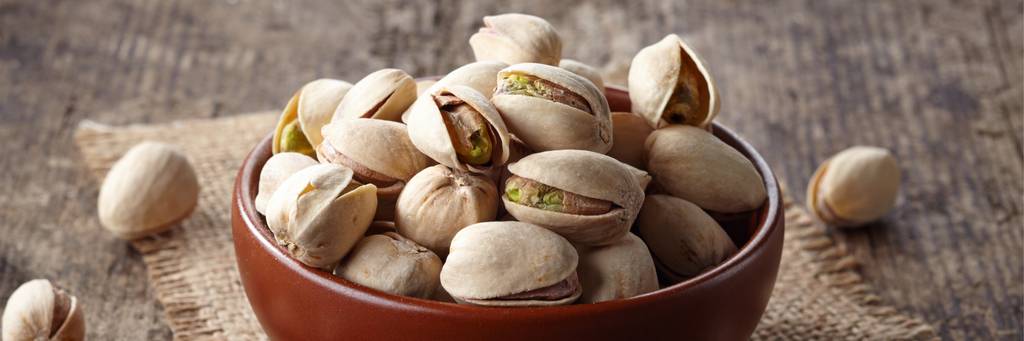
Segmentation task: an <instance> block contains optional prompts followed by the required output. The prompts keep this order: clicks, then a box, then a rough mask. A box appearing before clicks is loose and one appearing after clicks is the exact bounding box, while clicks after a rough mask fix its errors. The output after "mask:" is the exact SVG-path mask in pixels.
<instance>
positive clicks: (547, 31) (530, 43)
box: [469, 13, 562, 66]
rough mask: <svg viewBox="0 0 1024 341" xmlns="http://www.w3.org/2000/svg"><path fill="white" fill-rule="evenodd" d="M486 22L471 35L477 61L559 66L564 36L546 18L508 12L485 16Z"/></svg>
mask: <svg viewBox="0 0 1024 341" xmlns="http://www.w3.org/2000/svg"><path fill="white" fill-rule="evenodd" d="M484 24H486V25H487V27H484V28H481V29H480V32H478V33H476V34H473V36H472V37H470V38H469V45H470V46H472V47H473V54H474V55H476V60H477V61H486V60H496V61H500V62H505V63H508V64H519V63H542V64H547V65H551V66H558V62H559V61H560V60H561V59H562V38H560V37H559V36H558V32H556V31H555V28H554V27H553V26H551V24H549V23H548V22H547V21H545V20H544V19H541V18H539V17H535V16H532V15H527V14H519V13H509V14H502V15H495V16H486V17H484Z"/></svg>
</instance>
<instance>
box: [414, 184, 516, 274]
mask: <svg viewBox="0 0 1024 341" xmlns="http://www.w3.org/2000/svg"><path fill="white" fill-rule="evenodd" d="M497 212H498V189H497V187H495V185H494V182H493V181H491V179H488V178H487V177H486V176H484V175H481V174H476V173H465V172H461V171H458V170H454V169H451V168H448V167H446V166H444V165H436V166H433V167H429V168H427V169H424V170H423V171H421V172H419V173H418V174H416V176H414V177H413V178H412V179H411V180H409V183H408V184H406V186H405V190H403V191H402V194H401V195H400V196H399V197H398V203H397V205H396V209H395V229H396V230H397V231H398V233H399V234H401V235H403V236H405V237H407V238H409V239H411V240H413V241H415V242H416V243H418V244H420V245H423V246H425V247H427V248H428V249H430V250H431V251H433V252H434V253H436V254H437V255H438V256H439V257H441V259H444V258H446V257H447V256H448V247H449V246H450V245H451V241H452V238H453V237H455V234H456V233H458V232H459V231H460V230H462V229H463V228H464V227H466V226H469V225H473V224H476V223H479V222H484V221H491V220H494V218H495V216H496V214H497Z"/></svg>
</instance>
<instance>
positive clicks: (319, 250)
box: [267, 164, 377, 270]
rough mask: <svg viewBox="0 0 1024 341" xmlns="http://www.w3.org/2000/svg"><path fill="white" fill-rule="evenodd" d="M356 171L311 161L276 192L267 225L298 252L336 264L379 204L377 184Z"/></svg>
mask: <svg viewBox="0 0 1024 341" xmlns="http://www.w3.org/2000/svg"><path fill="white" fill-rule="evenodd" d="M354 175H355V174H354V173H353V172H352V170H351V169H349V168H347V167H345V166H341V165H335V164H319V165H316V166H312V167H307V168H305V169H303V170H300V171H298V172H296V173H295V174H293V175H292V176H291V177H289V178H288V179H287V180H285V181H284V183H282V184H281V186H280V187H279V188H278V189H277V191H276V192H274V195H273V196H272V197H270V202H269V203H268V204H267V226H268V227H270V231H271V232H273V233H274V238H275V239H276V240H277V243H278V244H279V245H281V246H283V247H284V248H285V249H287V251H288V253H290V254H291V255H292V257H293V258H295V259H296V260H298V261H300V262H302V263H303V264H306V265H309V266H311V267H314V268H323V269H329V270H333V268H334V266H335V265H337V264H338V262H339V261H341V258H342V257H345V255H346V254H348V252H349V250H351V249H352V247H353V246H354V245H355V244H356V242H358V241H359V240H360V239H361V238H362V237H363V233H365V232H366V229H367V227H369V226H370V222H371V221H372V220H373V214H374V212H375V210H376V208H377V197H376V195H375V193H376V190H377V187H376V186H374V185H373V184H365V185H364V184H361V183H359V182H357V181H354V180H353V176H354Z"/></svg>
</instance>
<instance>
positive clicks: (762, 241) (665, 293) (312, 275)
mask: <svg viewBox="0 0 1024 341" xmlns="http://www.w3.org/2000/svg"><path fill="white" fill-rule="evenodd" d="M418 80H434V79H433V78H423V79H418ZM605 88H606V96H609V94H610V95H613V96H625V98H626V99H627V101H628V91H627V89H626V88H623V87H619V86H615V85H606V86H605ZM712 124H713V134H714V135H715V137H717V138H719V139H720V140H722V137H726V138H728V139H731V140H732V141H734V142H735V146H731V147H733V148H734V149H736V150H737V151H739V152H740V153H741V154H742V155H743V156H745V157H746V158H747V159H748V160H750V161H751V163H752V164H753V166H754V168H755V169H756V170H757V171H758V173H759V174H761V178H762V180H763V181H764V185H765V190H766V194H767V199H766V203H765V204H764V205H763V206H762V207H761V208H760V209H758V210H757V212H758V218H757V227H756V228H755V229H754V230H753V231H752V232H751V234H750V237H749V239H748V240H747V242H746V243H745V244H744V245H742V246H740V247H739V248H738V250H737V252H736V253H734V254H733V255H731V256H730V257H729V258H727V259H726V260H725V261H723V262H722V263H720V264H719V265H717V266H715V267H714V268H712V269H710V270H707V271H704V272H702V273H701V274H699V275H697V276H695V277H692V278H689V279H687V280H684V281H682V282H679V283H676V284H673V285H670V286H666V287H663V288H659V289H658V290H655V291H652V292H649V293H645V294H641V295H636V296H631V297H626V298H620V299H615V300H610V301H604V302H596V303H586V304H572V305H567V306H556V307H533V308H515V307H482V306H472V305H461V304H455V303H449V302H440V301H433V300H427V299H420V298H414V297H407V296H400V295H395V294H391V293H387V292H384V291H380V290H377V289H373V288H370V287H366V286H363V285H360V284H356V283H354V282H351V281H348V280H345V279H343V278H341V277H338V276H335V275H333V274H331V273H328V272H326V271H323V270H320V269H316V268H313V267H310V266H308V265H305V264H303V263H301V262H299V261H298V260H296V259H294V258H292V257H291V255H289V254H288V253H287V252H286V251H285V249H284V248H283V247H281V246H279V245H278V244H277V242H276V241H275V239H274V236H273V235H272V234H271V232H270V229H269V228H268V227H267V226H266V224H265V221H266V220H265V218H260V217H258V216H254V214H255V215H261V214H260V213H258V212H257V211H256V209H255V204H254V199H255V197H256V193H255V190H256V188H258V181H259V172H260V171H261V170H262V168H263V165H264V164H265V163H266V160H267V159H269V158H270V155H269V154H270V152H269V150H270V144H271V140H272V138H273V134H272V133H271V134H270V135H269V136H268V137H265V138H264V139H263V140H261V141H260V142H259V143H257V145H256V147H255V148H253V150H252V151H251V152H250V154H249V155H248V156H247V157H246V159H245V161H244V162H243V164H242V167H241V169H240V171H239V174H238V178H237V179H236V184H235V194H236V196H237V198H236V199H235V200H236V202H235V203H233V204H234V205H237V206H238V207H236V208H237V209H239V210H240V212H239V216H240V217H241V219H242V220H243V222H244V223H245V225H246V226H245V230H246V232H248V233H252V234H254V235H255V236H256V238H255V239H256V240H258V241H259V243H260V247H261V248H262V249H265V250H268V251H269V252H271V253H272V254H273V256H274V258H275V259H278V260H281V261H283V262H286V264H283V265H284V266H288V267H291V268H293V269H294V268H301V269H303V270H304V271H296V272H298V273H300V274H301V276H302V277H303V278H304V281H308V282H311V283H313V284H315V285H317V286H318V287H320V288H322V289H324V290H328V291H331V292H334V293H338V294H342V295H345V294H353V293H355V294H358V295H362V297H363V299H370V300H374V301H377V302H381V303H382V304H385V305H389V306H393V305H398V306H399V307H398V308H399V309H406V310H410V309H411V310H417V311H425V312H433V313H437V314H446V315H452V314H454V315H455V316H468V315H472V316H474V317H476V318H487V317H493V318H506V319H507V318H509V317H511V316H509V315H510V312H511V311H524V310H529V311H530V316H531V317H532V318H544V316H556V315H575V314H588V313H595V312H597V311H615V310H632V309H636V308H638V307H640V306H644V305H647V304H652V303H654V302H657V301H660V300H663V299H668V298H669V297H672V296H676V295H679V294H681V293H682V292H685V291H688V290H692V289H693V288H697V287H701V286H705V285H710V284H711V283H710V282H712V281H713V280H714V279H715V278H717V277H719V276H722V275H724V274H727V273H729V272H733V271H737V269H738V268H740V267H741V266H742V264H744V263H748V262H750V261H752V258H753V257H755V256H756V255H755V254H756V253H757V251H758V250H759V249H760V248H763V247H765V246H766V244H768V243H769V242H770V239H771V237H772V236H773V235H774V234H775V233H776V230H781V231H778V232H783V231H784V230H785V228H784V224H783V223H781V221H782V219H780V218H781V214H782V207H781V205H782V204H783V203H782V196H781V190H780V188H779V184H778V181H777V180H776V178H775V175H774V173H773V172H772V170H771V168H770V167H769V166H768V164H767V162H765V160H764V159H763V158H762V157H761V155H760V154H759V153H758V152H757V151H756V150H755V149H754V148H753V147H752V146H751V145H750V144H749V143H747V142H746V141H745V140H743V139H742V138H740V137H739V136H738V135H737V134H736V133H735V132H733V131H732V130H729V129H728V128H726V127H725V126H724V125H722V124H720V123H718V122H717V121H713V122H712ZM723 142H725V141H724V140H723ZM737 147H738V148H737ZM243 180H248V181H249V183H243V182H245V181H243ZM254 181H255V184H254V183H253V182H254ZM777 221H778V222H779V223H776V222H777ZM235 240H238V239H237V238H235ZM776 274H777V273H776ZM773 282H774V281H773ZM244 284H245V283H244V281H243V286H244ZM463 314H466V315H463ZM481 314H483V316H480V315H481ZM512 315H515V314H512Z"/></svg>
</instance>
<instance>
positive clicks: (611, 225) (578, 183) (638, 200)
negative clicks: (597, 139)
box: [501, 150, 644, 245]
mask: <svg viewBox="0 0 1024 341" xmlns="http://www.w3.org/2000/svg"><path fill="white" fill-rule="evenodd" d="M508 170H509V171H510V172H512V173H513V174H515V175H517V176H519V177H521V178H525V179H529V180H532V181H536V182H537V183H540V184H542V185H544V186H550V187H553V188H555V189H557V190H559V192H562V191H564V192H571V193H574V194H576V195H578V196H582V197H586V198H588V199H587V200H596V201H601V202H610V208H609V209H608V210H607V212H605V213H600V214H571V213H564V212H561V211H554V210H549V209H543V208H537V207H531V206H527V205H525V204H520V203H526V202H527V201H529V200H531V198H526V197H525V196H526V195H527V192H525V191H523V192H521V193H522V194H523V196H524V197H521V198H519V199H518V202H519V203H517V200H516V198H514V197H510V196H509V193H514V194H515V193H519V192H518V190H517V189H515V188H511V189H510V187H509V184H506V187H505V193H503V194H502V196H501V200H502V202H504V205H505V209H507V210H508V212H509V213H511V214H512V215H513V216H515V217H516V219H518V220H519V221H523V222H528V223H532V224H536V225H539V226H541V227H544V228H547V229H549V230H552V231H554V232H556V233H558V234H559V235H561V236H563V237H565V239H568V240H569V241H570V242H572V243H573V244H581V245H607V244H611V243H614V242H616V241H618V240H620V239H622V238H624V237H625V236H626V234H627V233H629V228H630V226H631V225H632V224H633V220H634V219H636V214H637V212H638V211H639V210H640V206H641V205H642V204H643V201H644V192H643V190H642V189H641V188H640V184H639V183H638V181H637V178H636V175H634V174H633V173H632V172H631V171H630V170H629V169H627V168H626V167H625V166H624V165H623V163H621V162H619V161H617V160H615V159H613V158H611V157H609V156H607V155H602V154H598V153H594V152H588V151H583V150H556V151H549V152H541V153H536V154H532V155H530V156H527V157H524V158H523V159H522V160H520V161H519V162H516V163H513V164H510V165H509V166H508ZM510 182H511V180H510ZM564 197H565V198H567V197H568V195H565V196H564ZM544 200H545V201H547V200H548V196H547V195H545V197H544ZM562 200H563V199H559V200H558V201H559V203H562ZM565 202H566V207H568V206H567V205H568V200H565Z"/></svg>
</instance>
